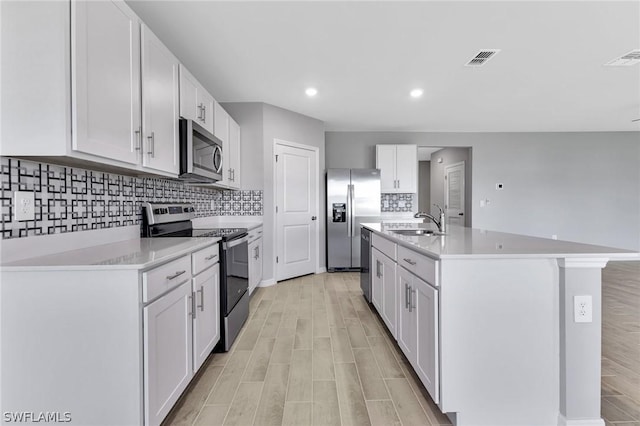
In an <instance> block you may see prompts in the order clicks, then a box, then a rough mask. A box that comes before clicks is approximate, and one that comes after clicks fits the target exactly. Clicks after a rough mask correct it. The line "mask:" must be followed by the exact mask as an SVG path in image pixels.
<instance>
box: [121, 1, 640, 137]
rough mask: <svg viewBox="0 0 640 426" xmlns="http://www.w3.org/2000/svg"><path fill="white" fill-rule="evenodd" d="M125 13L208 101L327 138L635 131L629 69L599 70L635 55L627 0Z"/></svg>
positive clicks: (170, 4)
mask: <svg viewBox="0 0 640 426" xmlns="http://www.w3.org/2000/svg"><path fill="white" fill-rule="evenodd" d="M127 3H128V4H129V5H130V6H131V7H132V8H133V9H134V10H135V11H136V13H138V14H139V15H140V17H141V18H142V19H143V20H144V21H145V22H146V23H147V24H148V25H149V26H150V27H151V29H152V30H153V31H154V32H155V33H156V34H157V35H158V36H159V37H160V39H162V40H163V41H164V42H165V44H167V45H168V47H169V48H170V49H171V50H172V51H173V52H174V53H175V54H176V55H177V56H178V58H179V59H180V60H181V61H182V62H183V63H184V64H185V65H186V66H187V68H189V70H190V71H191V72H192V73H193V74H194V75H195V76H196V78H198V79H199V80H200V81H201V82H202V83H203V84H204V86H205V87H207V88H208V89H209V90H210V91H211V93H212V94H213V95H214V97H216V99H217V100H218V101H221V102H245V101H259V102H267V103H269V104H273V105H277V106H279V107H282V108H286V109H289V110H293V111H296V112H299V113H302V114H305V115H309V116H311V117H315V118H318V119H320V120H322V121H324V122H325V125H326V129H327V130H354V131H355V130H372V131H445V132H493V131H496V132H508V131H514V132H529V131H625V130H626V131H640V122H635V123H632V122H631V120H632V119H636V118H640V65H635V66H631V67H606V66H603V64H605V63H607V62H609V61H611V60H612V59H614V58H615V57H617V56H621V55H623V54H625V53H627V52H629V51H631V50H633V49H639V48H640V2H639V1H625V2H612V1H601V2H585V1H580V2H579V1H568V2H541V1H532V2H484V1H472V2H456V1H447V2H435V1H428V2H397V1H388V2H357V1H348V2H336V1H334V2H326V1H320V2H307V1H303V2H271V1H258V2H237V1H230V2H214V1H149V0H146V1H131V0H130V1H128V2H127ZM480 49H502V51H501V52H500V53H498V54H497V55H496V56H495V57H494V58H492V59H491V60H490V61H489V62H488V63H487V64H486V65H485V66H483V67H481V68H469V67H464V66H463V65H464V64H465V63H466V62H467V61H469V60H470V59H471V58H472V57H473V56H474V55H475V54H476V53H477V52H478V51H479V50H480ZM309 86H314V87H316V88H317V89H318V95H317V96H316V97H315V98H308V97H307V96H306V95H305V94H304V90H305V88H307V87H309ZM415 87H421V88H423V89H424V96H423V97H422V98H421V99H412V98H410V97H409V91H410V90H411V89H413V88H415Z"/></svg>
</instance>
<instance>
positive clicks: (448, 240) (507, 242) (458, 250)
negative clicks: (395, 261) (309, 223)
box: [362, 222, 640, 259]
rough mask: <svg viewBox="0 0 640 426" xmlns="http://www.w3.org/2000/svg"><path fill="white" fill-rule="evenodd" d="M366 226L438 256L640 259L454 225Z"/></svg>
mask: <svg viewBox="0 0 640 426" xmlns="http://www.w3.org/2000/svg"><path fill="white" fill-rule="evenodd" d="M362 226H364V227H366V228H368V229H370V230H372V231H374V232H376V233H378V234H381V235H383V236H384V237H385V238H387V239H390V240H393V241H395V242H396V243H398V244H400V245H403V246H405V247H408V248H411V249H415V250H417V251H420V252H422V253H424V254H425V255H427V256H429V257H432V258H435V259H455V258H477V259H495V258H577V257H580V258H607V259H640V253H637V252H633V251H630V250H623V249H617V248H612V247H603V246H595V245H590V244H581V243H574V242H570V241H560V240H550V239H546V238H537V237H528V236H524V235H518V234H509V233H505V232H496V231H485V230H482V229H475V228H465V227H461V226H450V227H449V229H448V230H447V233H446V235H443V236H437V235H432V236H427V235H416V236H409V235H400V234H396V233H393V232H391V230H393V229H418V228H419V229H433V230H437V229H436V228H435V226H433V224H425V223H420V224H417V223H381V222H376V223H363V224H362Z"/></svg>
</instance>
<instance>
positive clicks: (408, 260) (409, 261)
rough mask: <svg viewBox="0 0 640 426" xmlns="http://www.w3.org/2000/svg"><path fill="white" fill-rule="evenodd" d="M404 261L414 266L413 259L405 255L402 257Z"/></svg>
mask: <svg viewBox="0 0 640 426" xmlns="http://www.w3.org/2000/svg"><path fill="white" fill-rule="evenodd" d="M402 260H404V261H405V262H407V263H408V264H409V265H411V266H416V262H415V260H411V259H407V258H406V257H404V258H402Z"/></svg>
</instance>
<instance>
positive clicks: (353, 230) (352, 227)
mask: <svg viewBox="0 0 640 426" xmlns="http://www.w3.org/2000/svg"><path fill="white" fill-rule="evenodd" d="M349 198H351V211H350V212H349V216H351V236H352V237H353V236H354V235H355V233H356V231H355V222H356V221H355V218H354V217H353V201H354V200H355V198H356V186H355V185H353V184H351V192H350V193H349Z"/></svg>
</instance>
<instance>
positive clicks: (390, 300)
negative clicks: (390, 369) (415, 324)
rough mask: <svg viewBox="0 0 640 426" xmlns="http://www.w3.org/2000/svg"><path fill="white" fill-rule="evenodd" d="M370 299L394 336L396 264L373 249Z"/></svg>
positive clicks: (395, 320) (395, 319)
mask: <svg viewBox="0 0 640 426" xmlns="http://www.w3.org/2000/svg"><path fill="white" fill-rule="evenodd" d="M372 251H373V253H374V254H373V268H374V269H373V272H374V274H373V288H372V299H373V303H374V306H376V307H377V308H378V312H379V313H380V316H381V317H382V319H383V320H384V322H385V324H386V325H387V328H388V329H389V331H390V332H391V334H392V335H393V336H394V337H395V336H396V322H397V318H396V314H397V306H396V305H397V302H396V262H394V261H393V260H391V259H390V258H389V257H387V256H386V255H384V254H383V253H382V252H380V251H379V250H378V249H376V248H375V247H374V248H373V250H372Z"/></svg>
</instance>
